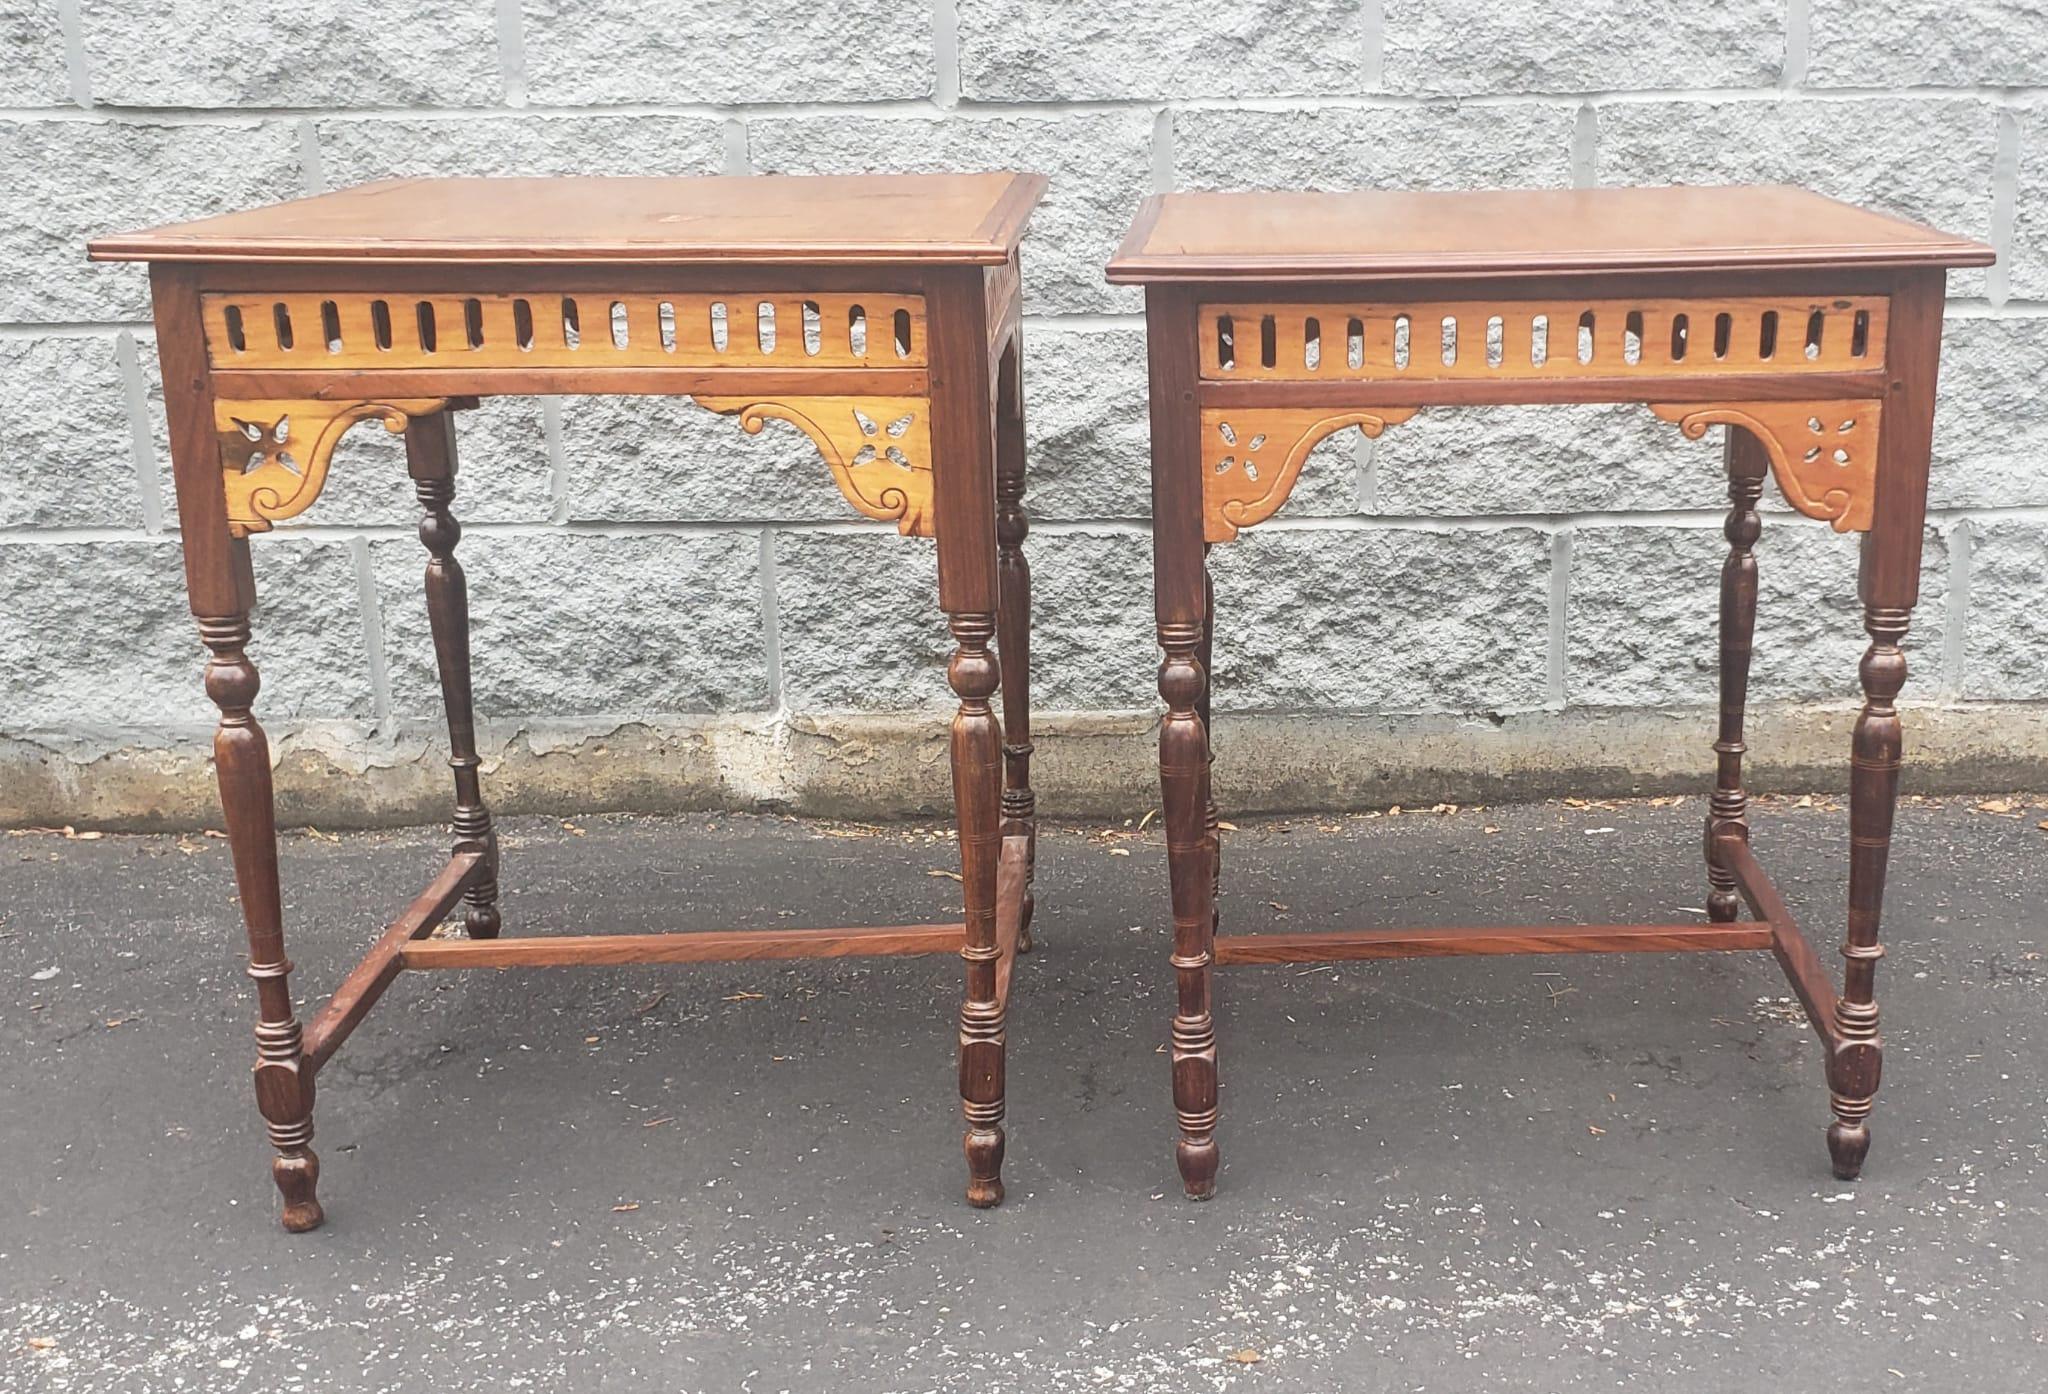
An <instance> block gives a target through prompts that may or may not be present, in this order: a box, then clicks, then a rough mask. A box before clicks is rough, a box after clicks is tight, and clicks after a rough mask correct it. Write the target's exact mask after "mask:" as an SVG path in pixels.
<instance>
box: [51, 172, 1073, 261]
mask: <svg viewBox="0 0 2048 1394" xmlns="http://www.w3.org/2000/svg"><path fill="white" fill-rule="evenodd" d="M1044 192H1045V177H1044V176H1043V175H1037V174H1009V173H994V174H880V175H846V176H839V175H815V176H811V175H733V176H726V175H706V176H700V177H685V178H594V177H573V178H559V179H391V180H384V181H382V182H379V183H375V184H364V185H361V186H359V187H357V188H353V189H344V190H341V191H339V192H336V193H331V194H320V195H317V196H315V197H313V198H303V199H295V200H293V201H292V202H290V203H280V204H274V205H272V206H270V207H267V208H254V209H249V210H247V211H245V212H239V213H226V214H222V215H220V216H219V217H213V218H201V219H199V220H198V221H197V222H190V223H177V224H174V225H172V226H169V227H160V228H155V229H152V230H150V231H147V232H134V233H124V234H120V235H116V236H109V237H101V238H98V239H96V240H95V241H93V243H92V244H91V248H90V251H91V256H92V257H93V259H94V260H96V261H210V262H219V261H290V262H307V261H345V262H363V263H392V262H405V263H414V264H417V263H421V262H440V261H450V262H465V263H478V262H486V263H501V264H502V263H508V262H510V263H520V264H526V263H538V264H546V263H562V262H567V263H584V264H588V263H592V262H602V263H619V262H625V263H660V264H669V265H672V264H677V263H687V262H719V261H742V262H756V263H761V262H767V263H778V264H792V263H794V264H831V263H842V264H844V263H875V262H886V263H904V262H922V263H954V264H960V265H978V266H992V265H1000V264H1001V263H1003V262H1004V261H1007V260H1008V259H1009V256H1010V253H1011V252H1012V251H1013V250H1014V249H1015V247H1016V245H1017V242H1018V239H1019V238H1021V237H1022V236H1023V233H1024V224H1025V221H1026V219H1027V218H1028V217H1029V216H1030V213H1031V209H1032V207H1033V206H1034V205H1035V204H1036V203H1037V202H1038V200H1039V198H1040V197H1042V196H1043V194H1044Z"/></svg>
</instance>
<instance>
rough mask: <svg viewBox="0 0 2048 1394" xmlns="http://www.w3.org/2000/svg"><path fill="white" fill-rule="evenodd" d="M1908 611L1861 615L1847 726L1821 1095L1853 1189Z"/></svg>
mask: <svg viewBox="0 0 2048 1394" xmlns="http://www.w3.org/2000/svg"><path fill="white" fill-rule="evenodd" d="M1910 618H1911V614H1910V612H1909V611H1908V610H1905V609H1903V608H1894V607H1887V606H1866V607H1865V608H1864V612H1863V628H1864V629H1865V631H1866V632H1868V633H1869V635H1870V648H1869V650H1868V651H1867V652H1865V654H1864V655H1863V663H1862V678H1863V711H1862V714H1861V715H1860V716H1858V717H1857V719H1856V732H1855V736H1854V749H1853V753H1852V755H1851V759H1850V768H1851V774H1850V785H1849V930H1848V934H1847V936H1846V937H1845V939H1844V941H1843V944H1842V957H1843V958H1844V959H1846V960H1847V961H1848V966H1847V968H1846V970H1845V971H1844V973H1843V980H1842V994H1841V996H1840V997H1838V998H1837V999H1836V1000H1835V1035H1836V1040H1835V1044H1834V1048H1833V1050H1832V1051H1831V1052H1830V1056H1829V1060H1828V1091H1829V1095H1830V1101H1831V1102H1832V1104H1833V1105H1834V1111H1835V1121H1834V1122H1833V1123H1831V1124H1830V1125H1829V1126H1828V1152H1829V1154H1830V1156H1831V1157H1832V1159H1833V1161H1834V1168H1835V1175H1836V1176H1838V1177H1840V1178H1841V1179H1842V1180H1844V1181H1853V1180H1855V1179H1856V1177H1857V1176H1858V1175H1859V1174H1861V1172H1862V1170H1863V1159H1864V1157H1865V1155H1866V1154H1868V1153H1869V1151H1870V1121H1869V1120H1870V1110H1871V1105H1872V1103H1873V1102H1874V1101H1875V1099H1876V1097H1877V1084H1878V1077H1879V1074H1880V1071H1881V1066H1882V1063H1883V1053H1884V1046H1883V1042H1882V1041H1880V1040H1879V1038H1878V1034H1877V996H1876V989H1877V961H1878V960H1879V959H1880V958H1883V957H1884V947H1883V945H1881V944H1880V943H1879V942H1878V925H1879V921H1880V919H1881V918H1882V913H1883V907H1884V876H1885V861H1886V858H1887V856H1888V854H1889V853H1890V850H1891V839H1892V810H1893V807H1894V805H1895V804H1896V802H1897V800H1898V792H1899V757H1900V744H1901V729H1900V722H1899V712H1898V708H1897V707H1896V706H1895V705H1894V700H1895V699H1896V698H1897V697H1898V695H1899V689H1900V687H1902V686H1903V685H1904V684H1905V681H1906V655H1905V654H1904V652H1903V651H1902V650H1901V649H1900V647H1899V646H1900V642H1901V641H1902V640H1903V639H1904V638H1905V636H1906V627H1907V624H1908V623H1909V621H1910Z"/></svg>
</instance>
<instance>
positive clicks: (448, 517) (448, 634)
mask: <svg viewBox="0 0 2048 1394" xmlns="http://www.w3.org/2000/svg"><path fill="white" fill-rule="evenodd" d="M405 458H406V465H407V468H408V469H409V470H410V472H411V474H412V479H413V488H414V491H415V492H416V493H417V494H418V495H419V500H420V508H421V510H422V513H421V516H420V541H421V542H423V543H425V544H426V547H427V551H428V552H429V553H430V559H429V560H428V562H427V578H426V592H427V622H428V623H429V624H430V625H431V626H432V628H433V631H434V659H435V662H436V663H437V665H438V666H439V668H440V671H441V702H442V706H443V707H444V708H446V710H447V714H448V767H449V768H450V769H451V770H453V771H454V772H455V850H456V851H458V852H459V851H464V850H467V849H472V848H476V849H481V850H482V851H483V853H484V872H483V874H482V875H481V876H479V877H478V878H477V879H476V880H475V881H473V882H471V883H470V887H469V890H468V891H467V892H466V893H465V895H464V899H465V900H467V901H468V904H469V908H468V911H467V912H466V914H465V916H464V928H466V929H467V930H468V932H469V937H470V938H472V939H495V938H497V937H498V930H499V928H500V925H501V921H500V918H499V914H498V837H497V834H496V833H494V832H493V831H492V830H491V811H490V809H488V808H487V807H485V806H484V797H483V789H482V785H481V783H480V781H479V768H480V765H481V761H479V760H478V759H477V753H476V716H475V712H474V710H473V709H472V706H471V702H470V691H469V584H468V581H467V580H466V579H465V578H464V576H463V574H462V563H460V562H458V561H457V560H455V544H456V543H457V542H458V541H460V540H461V538H462V525H461V524H460V523H458V522H456V521H455V515H454V514H453V513H452V512H450V511H449V509H450V505H452V504H453V503H454V501H455V421H454V418H453V414H452V413H449V412H439V413H436V414H435V415H433V416H423V417H415V418H414V419H413V420H412V421H411V423H410V424H408V425H407V426H406V428H405Z"/></svg>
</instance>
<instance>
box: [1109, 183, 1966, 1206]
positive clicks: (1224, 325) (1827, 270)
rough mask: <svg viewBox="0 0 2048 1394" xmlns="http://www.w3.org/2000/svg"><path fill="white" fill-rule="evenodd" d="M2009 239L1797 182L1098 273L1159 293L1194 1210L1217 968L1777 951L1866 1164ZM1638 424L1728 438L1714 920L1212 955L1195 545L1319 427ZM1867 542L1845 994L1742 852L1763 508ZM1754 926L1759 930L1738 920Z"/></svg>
mask: <svg viewBox="0 0 2048 1394" xmlns="http://www.w3.org/2000/svg"><path fill="white" fill-rule="evenodd" d="M1991 260H1992V252H1991V249H1990V248H1988V247H1984V246H1981V245H1979V244H1977V243H1974V242H1970V241H1966V240H1964V239H1961V238H1956V237H1951V236H1947V235H1945V234H1942V233H1938V232H1934V231H1932V230H1930V229H1927V228H1923V227H1919V226H1916V225H1914V224H1911V223H1906V222H1902V221H1899V220H1897V219H1893V218H1888V217H1883V216H1880V215H1878V214H1875V213H1869V212H1865V211H1862V210H1859V209H1856V208H1851V207H1847V206H1845V205H1843V204H1839V203H1836V202H1833V201H1832V200H1829V199H1825V198H1821V197H1819V196H1817V195H1814V194H1810V193H1806V192H1804V191H1802V190H1798V189H1787V188H1719V189H1713V188H1707V189H1677V188H1672V189H1579V190H1569V191H1556V192H1550V191H1546V192H1518V193H1469V194H1452V193H1355V194H1309V193H1249V194H1168V195H1163V196H1159V197H1155V198H1153V199H1151V200H1150V201H1148V202H1147V203H1146V204H1145V206H1144V207H1143V209H1142V210H1141V211H1140V212H1139V214H1138V217H1137V219H1136V221H1135V223H1134V224H1133V226H1132V228H1131V230H1130V233H1129V235H1128V236H1127V237H1126V239H1125V241H1124V244H1123V246H1122V248H1121V249H1120V250H1119V251H1118V253H1117V256H1116V259H1115V260H1114V261H1113V262H1111V264H1110V267H1109V279H1110V280H1112V281H1119V282H1135V283H1139V284H1142V285H1144V286H1145V287H1146V301H1145V314H1146V323H1147V332H1148V334H1149V338H1150V362H1151V395H1152V509H1153V519H1152V526H1153V546H1154V551H1155V568H1156V570H1155V579H1156V592H1157V597H1156V598H1157V608H1158V622H1159V643H1160V646H1161V647H1162V648H1163V649H1164V650H1165V658H1164V661H1163V663H1162V664H1161V667H1160V670H1159V691H1160V695H1161V696H1162V697H1164V698H1165V699H1166V705H1167V713H1166V718H1165V724H1164V726H1163V728H1162V730H1161V733H1160V744H1159V770H1160V783H1161V786H1162V788H1163V790H1164V802H1165V820H1166V838H1167V852H1168V860H1169V862H1170V864H1171V876H1172V890H1173V923H1174V953H1173V965H1174V968H1175V970H1176V971H1177V973H1178V977H1179V1005H1178V1010H1177V1013H1176V1015H1175V1017H1174V1021H1173V1095H1174V1105H1175V1108H1176V1110H1177V1111H1178V1113H1179V1115H1180V1143H1179V1148H1178V1159H1179V1163H1180V1172H1181V1178H1182V1180H1183V1182H1184V1183H1185V1184H1186V1187H1187V1192H1188V1194H1189V1195H1191V1196H1194V1197H1197V1198H1200V1197H1206V1196H1208V1195H1209V1194H1211V1192H1212V1191H1213V1189H1214V1187H1215V1182H1216V1167H1217V1148H1216V1117H1217V1109H1216V1031H1215V1025H1214V1022H1213V1020H1212V1019H1211V1014H1210V1002H1211V997H1210V970H1211V966H1212V965H1214V964H1229V963H1302V962H1315V961H1326V960H1336V959H1369V958H1398V957H1410V956H1417V955H1437V954H1498V953H1605V952H1613V951H1617V950H1631V949H1679V950H1697V949H1769V950H1771V951H1772V952H1773V953H1775V954H1776V956H1777V959H1778V962H1779V963H1780V964H1781V965H1782V966H1783V967H1784V970H1785V973H1786V975H1787V977H1789V978H1790V979H1791V983H1792V987H1793V990H1794V991H1795V992H1796V993H1797V994H1798V997H1799V1000H1800V1002H1801V1003H1802V1004H1803V1005H1804V1007H1805V1009H1806V1014H1807V1016H1808V1018H1809V1019H1810V1020H1811V1021H1812V1023H1813V1028H1814V1030H1815V1031H1817V1032H1818V1033H1819V1034H1820V1038H1821V1040H1822V1042H1823V1043H1824V1045H1825V1047H1826V1050H1827V1076H1828V1088H1829V1091H1830V1094H1831V1096H1832V1100H1833V1106H1834V1115H1835V1118H1834V1122H1833V1123H1832V1125H1831V1126H1830V1127H1829V1129H1828V1149H1829V1151H1830V1153H1831V1154H1832V1156H1833V1161H1834V1169H1835V1174H1836V1175H1837V1176H1840V1177H1843V1178H1845V1179H1847V1178H1853V1177H1855V1176H1856V1175H1857V1173H1858V1171H1859V1169H1860V1168H1861V1167H1862V1165H1863V1158H1864V1154H1865V1153H1866V1152H1867V1151H1868V1149H1869V1146H1870V1132H1869V1127H1868V1123H1867V1119H1868V1118H1869V1115H1870V1110H1871V1102H1872V1100H1873V1098H1874V1097H1875V1095H1876V1093H1877V1084H1878V1064H1879V1056H1880V1044H1879V1040H1878V1033H1877V1003H1876V1000H1875V998H1874V996H1873V980H1874V976H1875V970H1876V966H1877V960H1878V958H1879V957H1880V956H1881V955H1882V953H1883V950H1882V949H1881V948H1880V947H1879V944H1878V916H1879V909H1880V906H1881V904H1882V901H1883V897H1884V874H1885V856H1886V851H1887V849H1888V847H1889V844H1890V840H1891V825H1892V807H1893V803H1894V799H1895V795H1896V791H1897V787H1898V772H1899V750H1900V729H1899V714H1898V711H1897V710H1896V708H1895V707H1894V705H1893V703H1894V699H1895V698H1896V697H1897V696H1898V692H1899V688H1900V685H1901V684H1902V683H1903V682H1904V680H1905V676H1906V663H1905V658H1904V657H1903V655H1902V654H1901V652H1900V648H1899V644H1900V640H1901V639H1902V638H1903V637H1904V635H1905V633H1906V625H1907V620H1908V617H1909V616H1910V614H1911V612H1912V608H1913V602H1914V599H1915V598H1916V596H1917V595H1918V592H1919V585H1920V551H1921V530H1922V524H1923V521H1924V518H1925V513H1926V493H1927V470H1928V450H1929V444H1930V439H1931V434H1932V421H1933V411H1934V379H1935V368H1936V363H1937V359H1938V357H1939V354H1940V348H1941V315H1942V297H1943V289H1944V287H1943V270H1944V268H1946V267H1950V266H1984V265H1988V264H1989V263H1990V262H1991ZM1538 402H1642V403H1645V404H1647V405H1648V406H1649V408H1650V410H1651V411H1653V412H1655V413H1656V414H1657V415H1658V416H1659V417H1661V418H1663V419H1664V420H1666V421H1669V422H1672V423H1673V424H1675V425H1676V426H1678V427H1679V429H1681V430H1682V431H1684V433H1685V434H1686V435H1687V436H1689V437H1692V438H1694V439H1698V438H1699V437H1700V436H1702V435H1704V434H1705V433H1706V430H1707V427H1709V426H1710V425H1717V424H1718V425H1723V426H1726V427H1727V428H1728V431H1727V445H1726V468H1727V473H1728V496H1729V500H1730V508H1729V513H1728V522H1727V537H1728V544H1729V552H1728V560H1727V563H1726V565H1725V566H1724V568H1723V570H1722V573H1721V609H1720V615H1721V626H1720V629H1721V632H1720V648H1721V655H1720V657H1721V675H1720V685H1721V718H1720V734H1719V738H1718V739H1717V740H1716V741H1715V742H1714V750H1715V752H1716V756H1717V759H1718V767H1717V774H1716V778H1715V783H1714V794H1713V799H1712V804H1711V807H1710V809H1709V811H1708V814H1707V825H1706V871H1707V883H1708V888H1709V891H1708V899H1707V914H1708V920H1707V923H1704V924H1632V925H1580V926H1572V927H1563V926H1554V925H1538V926H1527V927H1519V928H1506V929H1483V928H1482V929H1368V930H1360V931H1356V932H1346V933H1327V934H1244V935H1219V934H1217V932H1216V929H1217V920H1216V893H1217V885H1218V879H1217V878H1218V864H1219V855H1218V853H1219V848H1218V836H1217V823H1216V813H1215V805H1214V803H1213V801H1212V799H1211V793H1210V781H1209V764H1210V757H1209V652H1210V644H1211V640H1212V636H1213V633H1214V628H1215V615H1214V610H1215V606H1214V593H1213V591H1212V589H1211V587H1210V586H1209V583H1208V578H1207V560H1206V553H1207V549H1208V548H1209V547H1211V546H1213V545H1215V544H1217V543H1223V542H1228V541H1230V540H1231V539H1232V538H1234V537H1236V536H1237V535H1238V533H1239V531H1240V530H1241V529H1244V528H1247V527H1252V526H1254V525H1256V524H1258V523H1260V522H1263V521H1264V520H1265V519H1267V518H1270V517H1272V516H1273V514H1274V513H1275V512H1276V511H1277V510H1278V509H1279V508H1280V506H1281V504H1283V503H1284V502H1286V499H1287V495H1288V491H1289V490H1290V489H1291V488H1293V486H1294V481H1295V478H1296V476H1297V475H1298V474H1299V473H1300V471H1301V468H1302V464H1303V461H1304V460H1305V459H1306V458H1307V456H1308V454H1309V451H1310V450H1311V449H1312V448H1313V447H1314V446H1315V445H1316V443H1317V442H1319V441H1321V440H1322V439H1324V438H1325V437H1327V436H1328V435H1330V434H1331V433H1332V432H1335V431H1339V430H1342V429H1344V428H1346V427H1353V426H1355V427H1357V428H1359V429H1360V430H1362V431H1364V432H1365V434H1367V435H1368V436H1377V435H1379V434H1380V432H1381V431H1383V430H1384V429H1386V428H1387V427H1389V426H1393V425H1397V424H1398V423H1400V422H1403V421H1406V420H1407V419H1408V418H1409V417H1411V416H1413V415H1414V414H1415V412H1416V411H1417V410H1418V409H1419V408H1423V407H1435V406H1460V405H1476V404H1506V403H1538ZM1766 476H1771V477H1773V478H1775V479H1776V480H1777V483H1778V487H1779V489H1780V490H1781V491H1782V492H1783V494H1784V495H1785V499H1786V501H1787V502H1788V503H1790V504H1791V506H1792V507H1793V508H1795V509H1797V510H1798V511H1799V512H1801V513H1804V514H1806V515H1807V516H1809V517H1813V518H1819V519H1822V520H1824V521H1826V522H1829V523H1831V524H1832V525H1833V526H1834V527H1835V528H1836V530H1838V531H1843V532H1848V531H1854V532H1860V533H1862V534H1863V544H1862V545H1863V552H1862V565H1861V577H1860V582H1859V589H1860V591H1861V599H1862V602H1863V609H1864V628H1865V629H1866V630H1867V631H1868V633H1869V635H1870V648H1869V651H1868V653H1867V654H1866V656H1865V657H1864V660H1863V664H1862V670H1861V676H1862V684H1863V693H1864V706H1863V711H1862V714H1861V716H1860V717H1859V718H1858V720H1857V722H1856V728H1855V736H1854V742H1853V749H1852V753H1851V757H1850V765H1851V771H1852V780H1853V784H1852V793H1851V796H1850V833H1851V835H1850V849H1849V906H1848V935H1847V941H1846V943H1845V944H1844V945H1843V948H1842V954H1843V957H1844V958H1846V959H1847V960H1848V967H1847V971H1846V973H1845V977H1844V984H1843V988H1842V991H1841V992H1840V993H1839V994H1838V993H1836V991H1835V990H1834V987H1833V985H1832V983H1831V982H1830V981H1829V978H1828V975H1827V972H1826V970H1825V968H1824V967H1823V966H1822V963H1821V960H1820V958H1819V956H1818V955H1817V954H1816V953H1815V952H1814V950H1813V949H1812V948H1811V947H1810V946H1809V945H1808V943H1807V941H1806V939H1805V937H1804V936H1803V935H1802V934H1801V933H1800V930H1799V926H1798V925H1797V924H1796V923H1795V922H1794V920H1793V918H1792V915H1791V913H1790V911H1789V910H1788V909H1787V908H1786V906H1785V902H1784V900H1783V898H1782V897H1781V896H1780V895H1779V894H1778V891H1777V889H1776V888H1775V887H1774V886H1773V885H1772V883H1771V880H1770V878H1769V877H1768V876H1767V875H1765V874H1764V871H1763V869H1762V868H1761V867H1760V866H1759V865H1758V863H1757V860H1756V858H1755V856H1754V855H1753V854H1752V852H1751V851H1750V845H1749V828H1748V826H1747V823H1746V821H1745V807H1746V804H1745V799H1744V795H1743V788H1742V756H1743V753H1744V749H1745V747H1744V745H1743V736H1742V728H1743V707H1744V701H1745V696H1746V693H1747V688H1748V678H1749V662H1750V640H1751V636H1752V633H1753V630H1754V624H1755V616H1756V562H1755V559H1754V557H1753V555H1752V553H1751V547H1752V546H1753V545H1754V543H1755V542H1756V540H1757V536H1758V532H1759V526H1760V525H1759V521H1758V517H1757V512H1756V504H1757V500H1758V497H1759V495H1760V494H1761V492H1762V489H1763V485H1764V479H1765V477H1766ZM1745 904H1746V905H1747V907H1748V909H1749V912H1750V917H1749V918H1742V907H1743V906H1744V905H1745Z"/></svg>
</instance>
